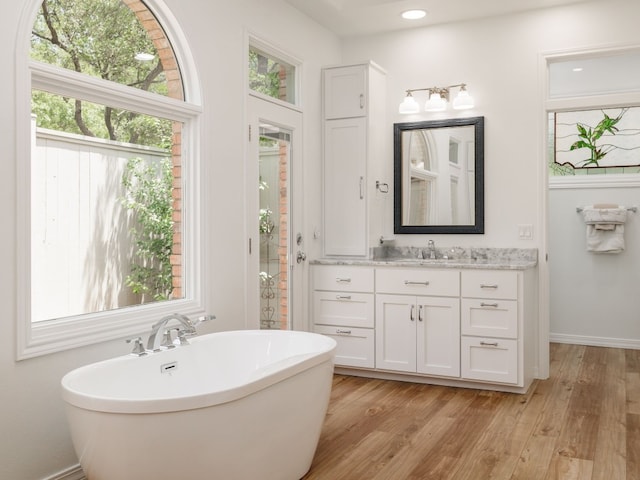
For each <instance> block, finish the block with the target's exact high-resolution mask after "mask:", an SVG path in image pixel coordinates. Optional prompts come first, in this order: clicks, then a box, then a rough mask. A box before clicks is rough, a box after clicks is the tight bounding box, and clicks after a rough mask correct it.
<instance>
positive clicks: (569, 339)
mask: <svg viewBox="0 0 640 480" xmlns="http://www.w3.org/2000/svg"><path fill="white" fill-rule="evenodd" d="M549 340H550V341H551V342H555V343H571V344H574V345H589V346H594V347H612V348H628V349H631V350H640V339H628V338H607V337H588V336H584V335H567V334H564V333H550V334H549Z"/></svg>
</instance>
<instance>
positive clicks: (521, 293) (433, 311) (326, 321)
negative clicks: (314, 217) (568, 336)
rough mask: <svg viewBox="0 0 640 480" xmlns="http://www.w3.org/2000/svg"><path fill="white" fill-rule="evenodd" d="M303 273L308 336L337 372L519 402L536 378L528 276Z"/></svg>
mask: <svg viewBox="0 0 640 480" xmlns="http://www.w3.org/2000/svg"><path fill="white" fill-rule="evenodd" d="M333 262H334V261H332V260H329V261H328V263H325V264H314V265H313V266H312V269H311V272H312V277H311V279H312V285H313V291H312V296H313V308H312V316H313V329H314V331H316V332H318V333H323V334H325V335H329V336H331V337H333V338H334V339H335V340H336V341H337V342H338V347H337V354H336V367H337V371H338V372H339V373H346V374H353V375H360V376H370V377H374V378H387V379H396V380H411V381H416V382H422V383H435V384H441V385H451V386H461V387H473V388H486V389H492V390H501V391H508V392H517V393H524V392H526V390H527V389H528V387H529V385H530V384H531V381H532V380H533V378H534V377H535V368H536V367H535V366H536V362H537V361H538V359H537V357H536V353H535V352H536V345H537V343H536V342H537V338H538V330H537V328H536V325H537V313H538V312H537V276H536V275H537V273H536V270H535V269H534V268H523V269H509V268H495V269H490V268H466V267H464V266H461V267H453V266H450V267H439V268H438V267H433V268H432V267H431V266H429V267H421V266H420V267H418V266H410V267H409V266H404V265H397V264H396V265H389V263H388V262H385V264H383V265H381V264H379V263H377V262H374V261H372V262H367V261H362V262H359V261H356V262H355V264H354V263H352V264H350V265H340V264H337V263H333Z"/></svg>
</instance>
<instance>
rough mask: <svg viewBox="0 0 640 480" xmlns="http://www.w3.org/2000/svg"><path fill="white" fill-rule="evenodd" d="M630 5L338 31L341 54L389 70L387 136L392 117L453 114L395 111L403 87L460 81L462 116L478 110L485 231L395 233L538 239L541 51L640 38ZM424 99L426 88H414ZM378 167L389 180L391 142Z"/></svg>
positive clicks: (502, 241)
mask: <svg viewBox="0 0 640 480" xmlns="http://www.w3.org/2000/svg"><path fill="white" fill-rule="evenodd" d="M638 14H640V4H639V3H638V2H636V1H634V0H611V1H609V0H608V1H606V2H604V1H598V2H589V3H580V4H577V5H574V6H567V7H562V8H550V9H543V10H537V11H532V12H528V13H524V14H519V15H508V16H503V17H494V18H488V19H482V20H477V21H470V22H464V23H454V24H447V25H441V26H434V27H431V28H420V29H412V30H407V31H403V32H396V33H389V34H385V35H377V36H372V37H362V38H353V39H346V40H345V41H344V43H343V58H344V60H345V61H346V62H356V61H360V60H362V59H372V60H373V61H375V62H377V63H379V64H380V65H381V66H382V67H383V68H385V69H386V70H387V72H388V75H387V93H388V95H387V115H388V122H389V127H388V130H389V135H390V136H391V132H392V124H393V123H394V122H407V121H416V120H428V119H437V118H451V117H454V116H461V113H460V112H455V111H453V110H450V111H448V112H444V113H438V114H428V113H421V114H416V115H399V114H398V113H397V111H398V105H399V103H400V102H401V101H402V99H403V97H404V91H405V90H406V89H408V88H422V87H432V86H439V87H442V86H445V85H451V84H457V83H460V82H465V83H467V84H468V89H469V93H470V94H471V95H472V96H474V98H475V100H476V107H475V108H474V109H473V110H470V111H467V112H464V114H463V115H465V116H477V115H482V116H484V117H485V234H484V235H460V236H449V235H437V236H434V235H432V236H416V235H402V236H397V237H396V243H397V244H401V245H415V244H418V245H426V242H427V239H428V238H433V239H434V240H435V242H436V244H437V245H444V246H446V245H454V244H455V245H471V246H486V247H519V248H531V247H538V248H541V247H542V245H543V239H542V233H543V228H542V224H541V221H542V207H541V205H542V195H543V193H544V191H545V187H544V177H543V175H542V171H541V162H543V161H544V160H543V155H544V151H543V135H544V123H543V121H544V115H543V111H542V105H543V103H542V88H541V79H542V78H543V77H542V74H543V72H541V71H540V56H541V54H543V53H545V52H553V51H559V50H568V49H576V48H587V47H602V46H605V45H606V46H610V45H612V44H626V43H632V42H636V43H637V42H640V37H638V30H637V21H636V20H637V18H638ZM455 92H456V93H457V90H455ZM418 95H419V93H416V94H414V96H415V97H416V98H418ZM423 99H426V97H419V101H421V100H423ZM383 167H384V168H386V178H385V179H384V181H386V182H388V183H389V184H390V185H392V184H393V154H392V151H391V146H389V149H388V153H387V161H386V165H384V166H383ZM392 208H393V201H390V202H387V209H388V211H387V213H386V216H387V217H389V216H391V215H392ZM519 224H531V225H533V234H534V238H533V239H531V240H521V239H519V238H518V229H517V225H519ZM392 228H393V225H392V224H390V225H388V231H386V232H383V233H384V234H385V236H388V235H391V234H392ZM400 237H401V238H400Z"/></svg>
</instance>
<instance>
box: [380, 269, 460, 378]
mask: <svg viewBox="0 0 640 480" xmlns="http://www.w3.org/2000/svg"><path fill="white" fill-rule="evenodd" d="M459 294H460V280H459V272H458V271H455V270H442V271H441V270H431V269H414V268H410V269H377V270H376V368H377V369H382V370H392V371H400V372H408V373H421V374H427V375H438V376H445V377H459V376H460V300H459Z"/></svg>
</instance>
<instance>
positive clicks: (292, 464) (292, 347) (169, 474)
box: [62, 330, 336, 480]
mask: <svg viewBox="0 0 640 480" xmlns="http://www.w3.org/2000/svg"><path fill="white" fill-rule="evenodd" d="M190 343H191V344H190V345H186V346H181V347H177V348H174V349H171V350H166V351H162V352H158V353H154V354H150V355H146V356H143V357H136V356H133V355H127V356H123V357H118V358H114V359H110V360H106V361H103V362H99V363H94V364H92V365H87V366H85V367H81V368H78V369H76V370H74V371H72V372H70V373H68V374H67V375H65V376H64V378H63V379H62V387H63V388H62V391H63V398H64V400H65V402H66V403H67V413H68V419H69V426H70V429H71V435H72V439H73V444H74V447H75V450H76V452H77V454H78V458H79V459H80V464H81V465H82V468H83V470H84V472H85V474H86V476H87V478H88V479H89V480H129V479H131V480H133V479H136V480H165V479H166V480H178V479H189V480H217V479H220V480H234V479H238V480H250V479H251V480H253V479H256V480H257V479H259V480H270V479H273V480H298V479H300V478H301V477H302V476H304V474H305V473H306V472H307V471H308V470H309V468H310V466H311V462H312V460H313V456H314V454H315V450H316V447H317V444H318V440H319V437H320V431H321V429H322V423H323V420H324V416H325V414H326V410H327V406H328V402H329V394H330V392H331V382H332V373H333V360H334V355H335V347H336V343H335V341H334V340H333V339H331V338H328V337H325V336H322V335H318V334H314V333H306V332H294V331H258V330H245V331H234V332H223V333H213V334H209V335H203V336H201V337H195V338H192V339H190Z"/></svg>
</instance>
